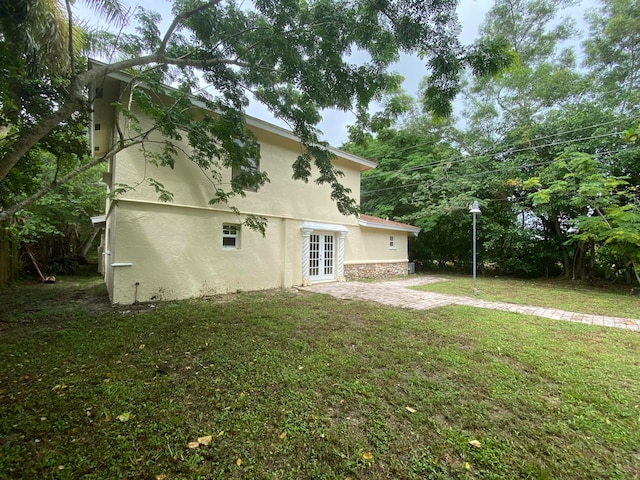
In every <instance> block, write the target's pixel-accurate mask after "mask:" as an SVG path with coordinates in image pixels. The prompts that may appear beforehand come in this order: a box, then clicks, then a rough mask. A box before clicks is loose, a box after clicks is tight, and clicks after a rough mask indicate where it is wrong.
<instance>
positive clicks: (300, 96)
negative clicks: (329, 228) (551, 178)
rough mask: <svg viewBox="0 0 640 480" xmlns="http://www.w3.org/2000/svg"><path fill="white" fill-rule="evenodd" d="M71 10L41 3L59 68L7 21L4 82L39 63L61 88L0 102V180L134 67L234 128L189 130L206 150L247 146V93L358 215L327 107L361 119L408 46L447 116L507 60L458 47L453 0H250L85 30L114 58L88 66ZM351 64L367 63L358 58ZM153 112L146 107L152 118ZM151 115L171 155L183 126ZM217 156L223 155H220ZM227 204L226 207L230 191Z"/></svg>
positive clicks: (40, 75) (117, 15)
mask: <svg viewBox="0 0 640 480" xmlns="http://www.w3.org/2000/svg"><path fill="white" fill-rule="evenodd" d="M72 3H73V2H71V0H64V1H62V0H59V1H53V0H50V1H48V2H46V5H47V6H48V7H49V11H50V14H51V15H54V16H55V19H56V21H55V22H54V24H55V25H57V29H58V30H59V31H62V30H64V31H66V32H67V33H66V36H64V35H63V36H62V38H64V39H65V40H66V42H67V52H68V54H67V59H68V61H67V62H59V63H60V64H59V65H56V66H45V63H44V60H43V59H42V58H40V57H36V58H35V60H34V59H31V58H30V56H29V51H32V50H33V47H32V46H31V45H30V44H28V42H26V40H25V39H24V38H22V37H10V35H9V33H10V28H13V25H14V24H13V23H11V21H10V20H9V21H8V22H4V23H3V26H2V28H3V31H2V33H3V38H4V40H3V42H2V45H3V47H6V48H5V50H4V54H5V55H9V53H10V52H9V50H11V52H13V53H16V52H21V53H20V55H19V56H18V57H17V58H18V60H17V62H18V65H17V67H16V69H15V70H9V71H6V70H5V74H6V77H5V78H3V79H2V83H3V84H4V85H9V84H11V82H13V81H15V79H16V78H18V77H20V76H22V75H23V74H24V73H25V72H26V71H27V66H28V65H29V64H30V63H33V62H35V64H37V65H38V66H40V67H41V68H40V69H35V70H34V72H37V73H34V74H33V75H31V76H29V78H33V81H35V82H38V83H39V86H43V85H47V86H51V87H53V86H55V85H59V86H60V88H57V89H56V94H55V96H51V97H46V96H45V97H44V98H43V96H42V95H36V94H34V93H31V94H29V92H27V93H26V94H25V95H23V96H20V98H17V99H14V100H12V101H9V99H6V100H5V99H3V101H2V112H1V114H2V115H1V117H2V118H3V121H4V123H5V131H4V133H3V135H2V137H1V138H0V181H4V180H5V179H6V178H7V176H8V175H9V173H10V172H11V171H12V170H14V169H18V170H19V169H20V168H21V167H22V164H23V163H24V159H25V158H26V156H27V154H28V152H29V151H30V150H31V149H33V148H34V147H35V146H36V145H37V144H38V142H40V141H43V139H45V138H46V137H47V136H48V135H51V134H52V133H53V132H55V131H56V130H57V129H60V128H63V127H64V126H65V125H66V124H68V122H70V121H72V120H73V119H74V118H76V117H77V116H79V115H81V114H82V112H84V111H86V110H87V109H88V108H90V106H89V105H88V103H87V95H86V89H87V86H88V85H90V84H91V82H93V81H96V80H98V79H100V78H101V77H104V76H105V75H107V74H109V73H112V72H117V71H127V72H129V73H130V74H131V75H132V77H133V78H134V81H136V82H144V84H145V85H146V86H147V87H149V88H152V89H153V88H158V86H159V85H160V84H161V83H162V82H165V83H170V84H172V85H174V86H176V87H177V88H178V89H179V90H180V91H181V92H183V94H191V95H195V96H197V97H199V98H200V99H201V100H203V101H205V102H207V104H208V105H209V106H210V108H211V109H212V110H214V111H216V112H218V113H219V114H220V117H217V120H215V121H216V122H218V123H217V125H218V127H219V126H220V125H221V123H220V122H224V123H225V124H226V125H227V127H229V128H226V129H221V128H217V129H209V130H208V131H207V132H205V133H204V134H202V135H194V137H198V139H199V141H202V140H203V139H206V140H207V142H209V144H210V145H213V144H217V145H221V144H222V145H232V144H233V143H234V142H233V141H232V140H233V139H240V140H243V139H241V138H239V137H241V136H242V135H243V134H242V129H238V128H231V125H232V124H234V123H235V124H240V125H241V124H242V122H243V110H244V108H245V107H246V105H247V102H248V94H249V93H251V94H252V95H253V96H254V97H255V98H256V99H257V100H258V101H260V102H262V103H263V104H264V105H266V106H267V107H268V108H269V109H270V110H271V111H272V112H273V113H274V114H275V116H276V117H278V118H280V119H282V120H284V121H286V122H288V123H289V125H291V128H292V130H293V132H294V133H295V134H296V135H297V136H299V138H300V139H301V141H302V143H303V144H304V145H305V146H306V153H305V154H304V155H301V156H300V158H299V159H298V160H297V161H296V162H295V164H294V176H295V177H296V178H299V179H301V180H303V181H308V180H310V175H311V165H312V164H315V165H316V166H317V167H318V168H319V171H320V176H319V177H318V178H317V179H316V181H317V182H320V183H328V184H330V185H331V186H332V189H333V195H332V196H333V198H334V199H335V200H336V202H337V205H338V208H339V209H340V210H341V211H343V212H344V213H353V212H355V211H356V204H355V202H354V200H353V199H351V198H350V197H349V192H348V191H347V190H346V189H344V188H343V187H342V186H341V184H340V182H339V177H340V172H338V171H336V170H335V169H334V168H333V167H332V166H331V163H330V154H329V152H328V150H327V149H326V148H325V147H326V144H325V143H324V142H323V141H322V138H320V135H319V132H318V130H317V128H316V124H317V123H318V121H319V120H320V111H321V110H322V109H325V108H335V109H341V110H354V111H356V112H361V113H363V112H366V107H367V105H368V104H369V103H370V102H371V101H372V100H373V99H375V98H377V97H378V96H379V95H380V94H381V92H383V91H384V90H385V89H387V88H390V87H393V86H394V85H395V84H397V82H398V78H397V76H395V75H393V74H391V73H389V72H388V71H387V69H388V67H389V65H390V64H391V63H392V62H394V61H395V60H397V59H398V55H399V52H402V51H405V52H419V53H420V54H421V55H422V56H423V58H424V61H425V64H426V66H427V67H428V71H429V88H428V89H427V93H426V95H425V98H424V102H425V103H426V104H427V105H428V106H429V107H430V108H431V109H432V110H433V111H435V112H436V113H438V114H447V113H449V112H450V101H451V100H452V98H453V97H454V96H455V94H456V92H457V91H458V85H459V83H460V76H461V74H462V71H463V67H464V66H465V65H471V67H472V68H473V69H474V71H475V72H476V73H491V72H493V71H496V70H497V69H499V68H500V67H502V66H503V65H504V64H505V63H506V62H507V61H508V58H507V56H506V55H504V52H503V51H502V50H500V48H496V46H495V45H491V46H490V47H487V46H486V45H484V44H478V45H474V46H471V47H464V46H462V45H461V44H460V42H459V41H458V40H457V37H456V35H457V33H458V31H459V26H458V22H457V17H456V13H455V7H456V2H455V1H453V0H447V1H442V0H429V1H417V0H415V1H413V0H411V1H370V0H351V1H346V2H343V1H334V0H316V1H305V2H300V1H298V0H278V1H274V0H257V1H255V2H252V3H250V4H245V3H244V2H241V3H239V2H235V1H233V0H229V1H222V0H210V1H202V0H175V1H174V2H173V9H172V12H173V19H172V21H171V23H170V25H169V27H168V28H167V30H166V31H164V32H160V31H159V30H158V27H157V25H158V20H159V15H158V14H157V13H154V12H150V11H145V10H143V9H140V8H138V9H137V10H136V12H135V22H136V28H135V32H133V33H130V32H129V31H119V30H116V31H106V32H104V31H103V32H89V34H87V32H85V33H84V34H83V39H84V40H87V41H89V40H90V41H91V45H86V44H85V45H84V46H85V47H89V46H91V47H92V48H94V49H99V50H100V51H103V52H107V51H109V52H111V55H112V58H115V59H116V60H115V61H112V62H106V63H104V64H101V65H98V66H95V67H94V68H92V69H89V70H87V69H86V63H85V62H81V61H77V60H76V56H75V54H76V52H77V49H76V44H77V37H78V35H79V34H78V33H77V32H78V29H77V28H75V27H74V25H75V23H74V18H73V16H72V15H71V5H72ZM89 3H90V4H91V5H93V6H95V7H96V8H98V10H99V11H101V12H103V13H105V14H106V15H107V17H108V18H109V19H110V20H112V21H113V20H117V19H120V20H122V19H123V15H124V13H125V12H124V9H123V8H122V5H121V4H120V3H118V2H117V1H115V0H108V1H107V0H102V1H97V0H96V1H94V2H89ZM36 4H38V5H40V4H41V2H35V1H34V0H20V1H19V2H18V3H17V5H18V7H20V8H22V9H23V10H25V11H27V12H29V11H30V9H31V8H32V7H33V6H34V5H36ZM7 8H8V7H7ZM20 8H16V9H15V11H14V10H12V11H11V12H10V13H11V14H12V15H13V16H14V18H15V19H16V20H17V22H15V25H18V26H19V25H27V24H29V22H30V19H29V16H28V14H27V15H22V13H21V12H22V10H20ZM65 12H66V14H65ZM20 22H22V23H20ZM63 27H66V28H63ZM37 32H38V36H36V37H35V39H36V43H38V44H46V42H47V41H48V40H50V39H49V38H48V37H47V35H46V33H47V32H41V31H37ZM10 38H11V39H14V38H15V39H14V40H9V39H10ZM56 38H59V37H56ZM74 42H75V43H74ZM37 50H38V49H37V48H36V51H37ZM356 57H358V58H359V57H365V58H366V60H364V61H362V62H356V61H355V60H356ZM203 86H206V91H205V90H202V88H203ZM36 100H37V101H36ZM34 101H36V102H35V103H37V104H38V105H37V108H36V105H34ZM177 101H178V100H177ZM168 108H171V107H170V106H169V107H168ZM150 110H151V106H149V109H148V110H147V112H148V111H150ZM11 112H18V117H19V118H12V115H11ZM156 118H157V119H158V122H160V121H162V123H163V125H162V126H160V125H156V126H155V128H162V129H163V132H167V133H168V135H167V136H168V138H169V139H168V141H167V149H166V151H167V152H170V151H171V145H170V137H171V135H170V134H169V132H172V131H173V132H175V131H177V130H178V129H179V128H180V125H178V124H177V123H176V122H175V121H174V122H172V119H171V118H170V115H165V116H162V115H156ZM174 120H175V119H174ZM180 120H183V119H180ZM192 126H193V127H194V128H196V126H195V125H192ZM198 128H199V127H198ZM125 146H126V145H125ZM120 148H123V145H116V146H115V148H114V149H113V150H112V151H110V152H107V153H106V154H105V155H104V156H103V157H101V158H99V159H92V158H89V157H88V156H87V157H85V159H83V161H81V162H80V163H79V164H78V165H77V168H76V169H75V170H74V172H73V173H72V175H73V174H79V173H81V172H82V171H85V170H87V169H89V168H91V167H92V166H93V165H95V164H97V163H100V162H102V161H105V160H106V159H107V158H109V157H110V156H111V155H113V154H114V153H115V152H116V151H117V150H118V149H120ZM200 148H204V147H203V146H202V145H200ZM245 153H247V152H243V151H240V152H234V155H232V157H233V159H232V161H233V162H240V163H242V162H243V161H246V160H247V158H246V156H245V157H243V155H244V154H245ZM220 154H221V155H223V156H224V154H223V152H220ZM214 160H215V159H214ZM170 163H171V162H170V161H167V164H170ZM68 179H69V178H67V177H65V178H64V179H60V178H58V179H57V180H56V182H53V183H51V184H47V185H43V186H42V188H41V189H40V191H39V192H36V193H34V195H32V196H30V197H27V198H25V199H23V200H22V201H21V202H19V203H18V204H15V205H5V206H3V210H2V211H0V219H6V218H8V217H10V216H11V215H13V214H15V213H16V212H17V211H18V210H20V209H21V208H23V207H24V206H25V205H27V204H28V203H30V202H33V201H35V200H37V198H40V197H38V195H40V196H41V195H43V194H44V193H46V192H47V191H49V190H51V189H52V188H54V187H55V186H56V185H57V184H59V183H60V182H61V181H65V180H68ZM254 180H255V181H260V178H258V179H254ZM229 193H230V194H233V193H234V192H229ZM221 198H223V199H224V200H227V199H228V198H229V196H228V195H223V196H222V197H221Z"/></svg>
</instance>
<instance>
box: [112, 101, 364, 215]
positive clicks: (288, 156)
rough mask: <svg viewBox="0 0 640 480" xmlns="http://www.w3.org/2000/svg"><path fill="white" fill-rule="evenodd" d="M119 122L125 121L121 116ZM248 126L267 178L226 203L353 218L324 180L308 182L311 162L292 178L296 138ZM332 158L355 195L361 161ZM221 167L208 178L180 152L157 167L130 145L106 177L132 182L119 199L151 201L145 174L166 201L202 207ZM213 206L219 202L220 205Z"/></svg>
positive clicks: (226, 177)
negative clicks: (166, 194) (303, 177)
mask: <svg viewBox="0 0 640 480" xmlns="http://www.w3.org/2000/svg"><path fill="white" fill-rule="evenodd" d="M134 111H135V108H134ZM121 123H122V124H125V123H126V122H125V121H124V120H121ZM150 126H151V125H150V123H144V122H143V127H150ZM253 131H254V133H255V134H256V136H257V137H258V140H259V142H260V154H261V158H260V169H261V170H265V171H266V172H267V174H268V176H269V179H270V182H268V183H266V184H265V185H264V186H262V187H261V188H260V189H259V191H258V192H251V191H247V192H246V196H245V197H239V196H238V197H234V198H233V199H232V200H231V202H230V204H231V205H232V206H234V207H236V208H238V209H239V210H240V211H242V212H245V213H252V214H257V215H265V216H272V215H275V216H286V217H290V218H305V219H308V220H313V221H321V222H330V223H347V224H351V225H356V224H357V219H356V218H355V217H354V216H351V217H345V216H344V215H342V214H341V213H340V212H339V211H338V209H337V207H336V204H335V202H333V201H332V200H331V189H330V187H329V186H328V185H317V184H316V183H315V182H314V179H315V178H316V177H317V175H318V171H317V169H316V168H315V167H314V168H313V169H312V177H311V179H310V181H309V182H308V183H305V182H303V181H300V180H294V179H293V178H292V176H293V169H292V164H293V162H294V161H295V159H296V158H297V156H298V155H300V154H301V153H302V152H303V150H302V146H301V145H300V143H297V142H294V141H292V140H289V139H287V138H283V137H281V136H278V135H275V134H273V133H271V132H266V131H263V130H260V129H257V128H253ZM151 139H152V140H161V137H160V136H159V134H154V135H152V137H151ZM180 146H181V147H182V148H183V149H184V151H188V145H187V143H186V142H181V144H180ZM145 148H146V150H147V151H154V150H155V151H160V150H161V148H162V147H161V145H159V144H158V145H155V146H154V145H153V144H149V145H147V146H145ZM334 164H335V165H336V167H337V168H339V169H340V170H341V171H343V172H344V174H345V175H344V177H342V178H341V183H342V184H343V185H344V186H345V187H347V188H350V189H351V191H352V193H351V195H352V196H353V198H356V199H359V198H360V170H361V169H362V168H363V167H362V166H361V165H357V164H354V163H353V162H349V161H346V160H344V159H340V158H337V159H336V160H335V162H334ZM221 173H222V175H221V178H219V179H216V178H213V177H212V175H211V174H207V173H206V172H203V171H202V170H201V169H200V168H199V167H198V166H197V165H195V164H194V163H193V162H191V161H190V160H189V159H188V158H187V156H186V155H185V153H184V152H180V153H179V154H178V156H177V158H176V161H175V166H174V168H173V169H172V168H170V167H168V166H165V167H158V166H155V165H152V164H149V163H148V162H146V161H145V159H144V154H143V153H142V151H141V149H139V148H137V147H132V148H129V149H127V150H125V151H123V152H121V153H120V154H118V158H117V162H116V164H115V168H114V169H113V174H114V175H113V178H112V181H113V182H114V184H127V185H130V186H132V185H135V189H134V190H131V191H129V192H126V193H125V194H123V195H122V196H121V197H120V198H123V199H131V200H134V199H136V200H144V201H149V202H157V201H158V193H157V192H156V191H155V189H154V188H152V187H151V186H149V185H148V184H147V182H146V179H148V178H153V179H154V180H156V181H158V182H160V183H161V184H163V185H164V187H165V188H166V189H167V190H168V191H170V192H171V193H172V194H173V201H172V203H174V204H176V205H188V206H199V207H203V208H207V207H208V206H209V205H208V204H209V201H210V200H211V199H212V198H213V197H214V195H215V188H214V185H215V186H218V187H219V188H222V189H228V188H229V182H230V178H231V171H230V169H225V170H223V171H222V172H221ZM215 207H216V208H225V205H224V204H219V205H215Z"/></svg>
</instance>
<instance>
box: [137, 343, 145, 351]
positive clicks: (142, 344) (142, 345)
mask: <svg viewBox="0 0 640 480" xmlns="http://www.w3.org/2000/svg"><path fill="white" fill-rule="evenodd" d="M144 347H146V345H145V344H144V343H141V344H140V346H139V347H138V350H143V349H144Z"/></svg>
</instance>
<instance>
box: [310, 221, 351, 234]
mask: <svg viewBox="0 0 640 480" xmlns="http://www.w3.org/2000/svg"><path fill="white" fill-rule="evenodd" d="M300 229H302V230H314V231H315V230H319V231H323V232H347V233H348V232H349V229H348V228H347V227H345V226H344V225H338V224H334V223H317V222H304V223H303V224H302V226H301V227H300Z"/></svg>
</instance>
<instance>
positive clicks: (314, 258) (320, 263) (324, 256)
mask: <svg viewBox="0 0 640 480" xmlns="http://www.w3.org/2000/svg"><path fill="white" fill-rule="evenodd" d="M335 245H336V242H335V236H334V235H332V234H328V233H313V234H311V236H310V237H309V280H311V281H312V282H317V281H320V280H334V279H335Z"/></svg>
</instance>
